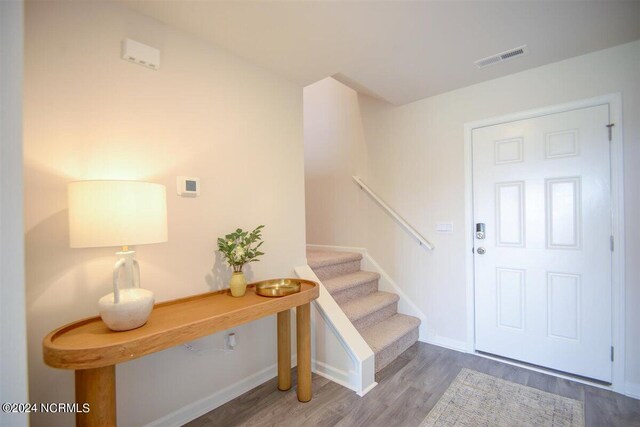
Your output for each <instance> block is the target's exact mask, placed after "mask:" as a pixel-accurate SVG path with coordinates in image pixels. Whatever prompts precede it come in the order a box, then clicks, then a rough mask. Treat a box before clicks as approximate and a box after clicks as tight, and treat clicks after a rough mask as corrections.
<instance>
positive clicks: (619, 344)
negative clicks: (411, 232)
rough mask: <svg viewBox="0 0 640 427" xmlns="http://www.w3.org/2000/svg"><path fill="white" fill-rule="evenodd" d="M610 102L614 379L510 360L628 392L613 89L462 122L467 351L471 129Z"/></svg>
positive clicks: (471, 312)
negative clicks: (602, 382)
mask: <svg viewBox="0 0 640 427" xmlns="http://www.w3.org/2000/svg"><path fill="white" fill-rule="evenodd" d="M598 105H609V111H610V117H611V123H613V124H614V125H615V126H613V128H612V135H611V136H612V138H611V143H610V152H611V225H612V234H613V237H614V242H615V244H614V251H613V255H612V270H611V286H612V289H611V291H612V307H611V313H612V316H613V318H612V319H611V320H612V323H611V324H612V331H611V336H612V342H613V346H614V348H615V357H614V361H613V381H612V383H611V386H604V385H598V384H597V383H591V382H589V381H583V380H579V379H575V378H573V377H570V376H564V375H562V374H559V373H555V372H553V371H547V370H544V369H537V368H532V367H531V366H529V365H526V364H519V363H517V362H509V363H512V364H515V365H519V366H522V367H525V368H527V369H534V370H538V371H542V372H545V373H548V374H551V375H556V376H560V377H566V378H569V379H572V380H574V381H579V382H585V383H587V384H590V385H594V386H597V387H601V388H606V389H610V390H613V391H616V392H618V393H623V394H627V391H626V387H625V376H624V367H625V348H624V336H625V335H624V334H625V280H624V271H625V269H624V267H625V264H624V180H623V178H624V169H623V154H624V153H623V140H622V96H621V94H620V93H613V94H608V95H603V96H599V97H596V98H589V99H584V100H579V101H574V102H569V103H566V104H560V105H554V106H549V107H544V108H539V109H535V110H528V111H522V112H517V113H512V114H507V115H503V116H498V117H492V118H488V119H482V120H478V121H473V122H469V123H465V125H464V138H465V141H464V156H465V226H464V230H465V250H466V251H467V254H466V257H465V267H466V271H467V278H466V279H467V289H466V292H467V348H466V350H467V352H469V353H475V352H476V349H475V327H474V326H475V300H474V286H475V285H474V280H475V279H474V264H473V263H474V260H473V245H474V238H473V237H474V219H473V148H472V132H473V130H474V129H477V128H481V127H486V126H493V125H497V124H503V123H509V122H513V121H517V120H525V119H530V118H534V117H540V116H545V115H550V114H556V113H562V112H566V111H571V110H575V109H578V108H585V107H594V106H598Z"/></svg>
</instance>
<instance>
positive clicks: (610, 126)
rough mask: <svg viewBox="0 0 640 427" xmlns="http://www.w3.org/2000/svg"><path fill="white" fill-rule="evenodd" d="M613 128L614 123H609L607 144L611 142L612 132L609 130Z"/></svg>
mask: <svg viewBox="0 0 640 427" xmlns="http://www.w3.org/2000/svg"><path fill="white" fill-rule="evenodd" d="M614 126H615V123H609V124H608V125H607V130H608V131H609V142H611V139H612V137H613V135H612V130H611V129H612V128H613V127H614Z"/></svg>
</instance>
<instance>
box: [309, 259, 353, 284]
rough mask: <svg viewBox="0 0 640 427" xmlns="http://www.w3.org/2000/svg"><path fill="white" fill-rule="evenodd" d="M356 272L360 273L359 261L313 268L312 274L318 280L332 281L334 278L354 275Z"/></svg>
mask: <svg viewBox="0 0 640 427" xmlns="http://www.w3.org/2000/svg"><path fill="white" fill-rule="evenodd" d="M356 271H360V261H350V262H344V263H342V264H333V265H326V266H324V267H314V268H313V272H314V273H316V276H318V279H320V280H327V279H333V278H334V277H338V276H342V275H345V274H349V273H355V272H356Z"/></svg>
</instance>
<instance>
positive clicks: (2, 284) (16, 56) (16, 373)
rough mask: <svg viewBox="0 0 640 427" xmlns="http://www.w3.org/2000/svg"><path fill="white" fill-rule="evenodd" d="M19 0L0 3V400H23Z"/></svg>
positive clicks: (3, 419) (6, 418) (5, 417)
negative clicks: (0, 53)
mask: <svg viewBox="0 0 640 427" xmlns="http://www.w3.org/2000/svg"><path fill="white" fill-rule="evenodd" d="M23 18H24V7H23V3H22V2H21V1H14V2H0V52H2V55H0V123H2V125H1V126H0V141H2V144H1V145H0V402H3V403H4V402H27V401H28V399H27V344H26V318H25V285H24V239H23V234H22V229H23V214H24V212H23V197H22V188H23V180H22V61H23V56H24V55H23V41H24V38H23V29H24V24H23ZM27 424H28V419H27V415H26V414H8V413H5V412H4V411H2V412H0V425H12V426H16V427H17V426H25V425H27Z"/></svg>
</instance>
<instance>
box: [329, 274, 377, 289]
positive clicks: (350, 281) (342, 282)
mask: <svg viewBox="0 0 640 427" xmlns="http://www.w3.org/2000/svg"><path fill="white" fill-rule="evenodd" d="M379 278H380V275H379V274H378V273H373V272H371V271H356V272H355V273H349V274H344V275H342V276H338V277H334V278H332V279H327V280H323V281H322V284H323V285H324V287H325V288H327V291H329V293H330V294H335V293H338V292H341V291H344V290H347V289H350V288H355V287H356V286H360V285H362V284H364V283H368V282H371V281H374V280H378V279H379Z"/></svg>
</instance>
